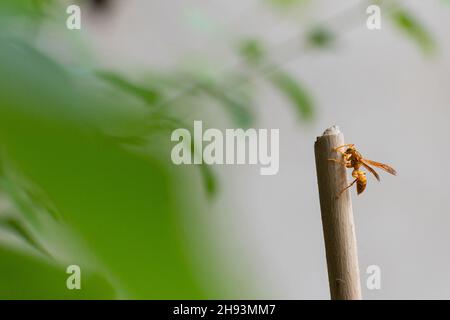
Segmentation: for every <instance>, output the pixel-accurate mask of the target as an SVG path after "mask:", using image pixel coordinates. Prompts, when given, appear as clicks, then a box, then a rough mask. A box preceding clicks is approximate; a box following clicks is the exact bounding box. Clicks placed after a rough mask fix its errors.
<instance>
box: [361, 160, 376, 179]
mask: <svg viewBox="0 0 450 320" xmlns="http://www.w3.org/2000/svg"><path fill="white" fill-rule="evenodd" d="M361 163H362V165H363V166H364V168H366V169H367V170H369V171H370V172H371V173H372V174H373V175H374V176H375V178H377V180H378V181H380V176H379V175H378V173H377V172H376V171H375V170H373V169H372V167H371V166H369V165H368V164H367V163H366V162H365V159H361Z"/></svg>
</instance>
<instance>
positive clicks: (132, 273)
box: [0, 42, 215, 299]
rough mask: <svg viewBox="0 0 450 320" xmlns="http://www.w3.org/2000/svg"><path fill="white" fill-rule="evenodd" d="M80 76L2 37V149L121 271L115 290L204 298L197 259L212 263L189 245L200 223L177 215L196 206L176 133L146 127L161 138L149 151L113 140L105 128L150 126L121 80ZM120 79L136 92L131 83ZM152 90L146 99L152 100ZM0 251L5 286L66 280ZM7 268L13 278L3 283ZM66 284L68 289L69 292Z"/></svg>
mask: <svg viewBox="0 0 450 320" xmlns="http://www.w3.org/2000/svg"><path fill="white" fill-rule="evenodd" d="M113 79H114V80H116V78H113ZM83 80H85V79H84V78H78V77H75V76H74V75H72V74H69V73H67V72H65V70H63V69H62V68H59V67H57V64H55V63H54V62H53V61H51V60H50V59H44V58H43V57H42V55H41V54H39V53H38V52H37V51H36V50H28V49H25V48H24V46H17V45H15V44H10V43H5V42H3V43H2V46H1V47H0V152H1V155H2V156H1V157H0V158H2V159H3V156H5V158H7V159H8V161H11V162H12V163H13V164H14V168H16V169H17V170H20V172H21V173H22V174H23V175H24V176H26V178H27V179H29V180H30V181H33V184H35V185H37V186H39V189H41V190H42V194H45V195H46V196H47V197H48V199H51V201H52V203H53V204H54V207H55V208H58V211H59V213H60V216H61V217H62V219H63V223H64V225H67V226H68V227H69V228H70V230H71V231H73V233H74V234H76V235H77V236H78V237H79V238H80V239H83V241H85V242H86V243H88V244H89V246H88V247H89V250H90V253H91V254H92V255H93V256H94V257H95V260H96V261H97V260H98V261H100V262H101V265H102V267H104V268H105V270H106V272H105V274H108V275H112V277H113V279H114V280H115V288H114V289H116V290H118V291H120V293H121V294H123V295H124V296H125V297H126V298H146V299H152V298H153V299H155V298H159V299H164V298H172V299H175V298H190V299H199V298H204V297H205V294H206V289H204V286H203V284H202V283H201V281H200V280H199V279H200V275H199V274H198V270H196V269H195V267H193V266H194V265H195V263H205V265H207V264H206V262H203V261H196V262H195V263H194V261H192V260H191V259H193V258H192V254H190V252H189V250H190V249H191V248H189V246H188V245H187V242H188V240H187V239H190V237H191V236H192V234H197V231H198V230H196V228H200V226H199V225H197V226H194V227H191V228H190V229H189V230H185V228H184V226H183V220H182V219H180V215H181V214H180V212H183V214H184V215H189V214H196V213H197V214H198V212H196V210H195V208H196V207H195V206H196V205H195V202H196V199H197V198H196V195H197V193H198V192H199V190H197V188H193V186H192V184H190V181H182V180H181V181H180V179H177V177H176V175H175V173H174V172H173V167H172V166H171V165H170V162H168V161H167V155H168V154H170V139H168V135H166V134H161V131H160V130H154V131H150V132H149V134H153V136H152V137H153V138H154V140H153V141H152V145H154V146H158V147H159V149H158V152H150V153H149V154H142V153H138V152H136V151H135V150H130V149H131V148H127V147H124V146H123V145H122V144H120V143H117V142H116V141H114V140H112V139H110V138H109V137H108V135H107V134H106V133H105V132H111V131H112V132H116V130H117V128H120V132H122V133H126V132H127V131H130V132H134V130H135V127H136V126H145V121H144V120H145V118H143V117H142V114H143V113H142V112H141V111H140V110H141V109H140V108H138V106H137V105H138V104H136V103H135V101H133V100H132V99H129V97H128V96H127V95H126V94H123V93H122V89H121V90H116V92H113V94H111V92H110V91H109V90H105V88H104V86H100V85H98V83H97V85H93V86H85V85H83V86H82V88H83V90H80V86H81V83H80V82H82V81H83ZM118 82H119V84H121V85H123V86H124V87H125V88H128V90H131V91H133V92H134V90H135V88H134V86H131V88H130V87H128V84H126V83H125V84H123V83H122V82H121V81H120V80H119V81H118ZM100 88H102V89H100ZM102 90H104V91H102ZM99 91H100V92H99ZM138 91H139V90H138ZM139 94H141V92H140V91H139ZM146 94H147V93H146ZM146 94H144V96H145V97H146V99H154V96H153V95H150V96H147V95H146ZM151 101H154V100H151ZM182 169H183V170H187V169H186V168H182ZM180 170H181V169H180ZM175 190H176V191H175ZM183 192H185V193H186V194H189V202H186V203H180V201H179V199H181V198H182V197H183V194H182V193H183ZM36 196H37V197H39V193H36ZM34 198H35V197H33V199H34ZM35 201H37V200H36V199H35ZM181 210H182V211H181ZM24 217H25V215H24ZM54 223H58V222H57V221H55V222H54ZM181 230H185V231H181ZM195 250H196V252H198V253H199V254H198V255H196V256H199V257H202V256H205V255H204V254H203V252H204V251H203V250H204V248H202V246H196V248H195ZM0 259H1V260H2V261H3V262H2V263H1V264H0V269H1V270H0V274H1V275H0V287H1V288H2V289H4V290H5V291H3V292H6V291H9V292H10V293H11V296H12V297H13V296H18V297H29V296H32V295H33V290H32V289H33V288H39V290H40V291H39V292H40V293H41V294H42V295H41V296H40V297H41V298H44V297H46V296H45V295H44V293H42V291H43V288H44V290H47V289H48V291H47V292H49V294H48V296H51V297H53V296H54V295H53V294H52V292H53V290H54V288H56V287H57V286H59V284H60V279H59V278H58V279H57V280H56V282H52V281H51V279H52V277H55V274H56V273H55V272H54V269H51V268H50V269H47V268H46V267H45V266H43V267H42V274H41V273H40V271H39V270H40V266H39V263H37V266H36V265H35V264H34V263H33V261H34V260H32V259H31V258H28V257H22V256H19V257H17V258H15V253H14V252H9V251H7V252H5V253H4V255H2V256H0ZM29 259H31V261H29ZM4 261H7V263H5V262H4ZM74 264H77V263H74ZM48 270H49V271H48ZM2 275H3V276H4V277H9V278H11V279H12V280H10V282H8V283H7V284H5V285H4V284H3V281H6V279H4V278H1V277H2ZM39 275H42V276H41V277H40V276H39ZM62 275H64V276H65V274H64V273H63V272H62V273H61V276H62ZM20 281H22V282H20ZM14 284H15V285H16V288H17V289H14V286H13V285H14ZM64 285H65V282H63V286H64ZM26 288H30V290H31V291H30V293H26V292H25V289H26ZM14 290H16V291H14ZM36 290H37V289H36ZM55 290H56V289H55ZM82 291H83V290H82ZM34 292H36V291H34ZM65 292H66V291H63V293H62V296H63V297H67V295H69V296H70V294H71V293H70V292H69V293H65ZM208 292H209V293H212V292H215V289H214V288H209V289H208ZM58 294H59V292H58ZM64 294H67V295H66V296H64ZM86 294H87V292H86ZM55 295H56V294H55ZM34 296H37V293H36V294H34ZM99 297H107V296H106V295H102V296H101V295H99Z"/></svg>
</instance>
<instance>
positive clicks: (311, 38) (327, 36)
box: [306, 27, 336, 49]
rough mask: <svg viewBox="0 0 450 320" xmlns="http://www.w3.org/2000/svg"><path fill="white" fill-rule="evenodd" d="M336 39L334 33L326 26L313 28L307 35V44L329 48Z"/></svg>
mask: <svg viewBox="0 0 450 320" xmlns="http://www.w3.org/2000/svg"><path fill="white" fill-rule="evenodd" d="M335 40H336V36H335V35H334V33H333V32H332V31H331V30H329V29H327V28H325V27H315V28H313V29H312V30H311V31H310V32H309V33H308V34H307V37H306V41H307V44H309V45H310V46H312V47H315V48H320V49H323V48H329V47H331V46H332V45H333V43H334V42H335Z"/></svg>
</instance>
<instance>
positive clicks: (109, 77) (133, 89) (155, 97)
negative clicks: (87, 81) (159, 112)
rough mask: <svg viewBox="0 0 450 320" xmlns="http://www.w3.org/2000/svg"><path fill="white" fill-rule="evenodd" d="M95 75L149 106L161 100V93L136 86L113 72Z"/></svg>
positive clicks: (147, 87)
mask: <svg viewBox="0 0 450 320" xmlns="http://www.w3.org/2000/svg"><path fill="white" fill-rule="evenodd" d="M96 74H97V75H98V76H99V77H100V78H101V79H104V80H106V81H107V82H109V83H111V84H112V85H114V86H117V87H118V88H120V89H122V90H123V91H124V92H128V93H130V94H132V95H134V96H136V97H138V98H141V99H142V100H143V101H144V102H145V103H146V104H147V105H149V106H155V105H157V104H158V103H161V101H162V100H163V97H162V94H161V92H160V91H158V90H157V89H155V88H150V87H149V86H148V85H147V86H146V87H143V86H139V85H136V84H134V83H132V82H130V81H129V80H127V79H125V78H124V77H122V76H121V75H119V74H117V73H114V72H109V71H98V72H97V73H96Z"/></svg>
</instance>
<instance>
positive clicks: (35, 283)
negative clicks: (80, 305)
mask: <svg viewBox="0 0 450 320" xmlns="http://www.w3.org/2000/svg"><path fill="white" fill-rule="evenodd" d="M0 260H1V261H2V263H0V299H8V300H14V299H39V300H41V299H114V298H116V297H117V295H116V293H115V290H114V289H113V288H112V286H111V285H110V284H109V283H108V282H107V281H106V280H105V278H104V277H102V276H100V275H99V274H97V273H93V272H92V271H91V270H89V269H88V268H85V267H84V266H83V265H81V266H80V268H81V289H80V290H69V289H67V287H66V281H67V278H68V277H69V274H67V273H66V266H62V265H59V264H57V263H55V262H53V261H51V260H50V259H47V258H45V257H41V256H39V255H37V254H30V253H28V252H27V251H25V250H22V249H16V248H12V247H7V246H4V245H2V244H0Z"/></svg>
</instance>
